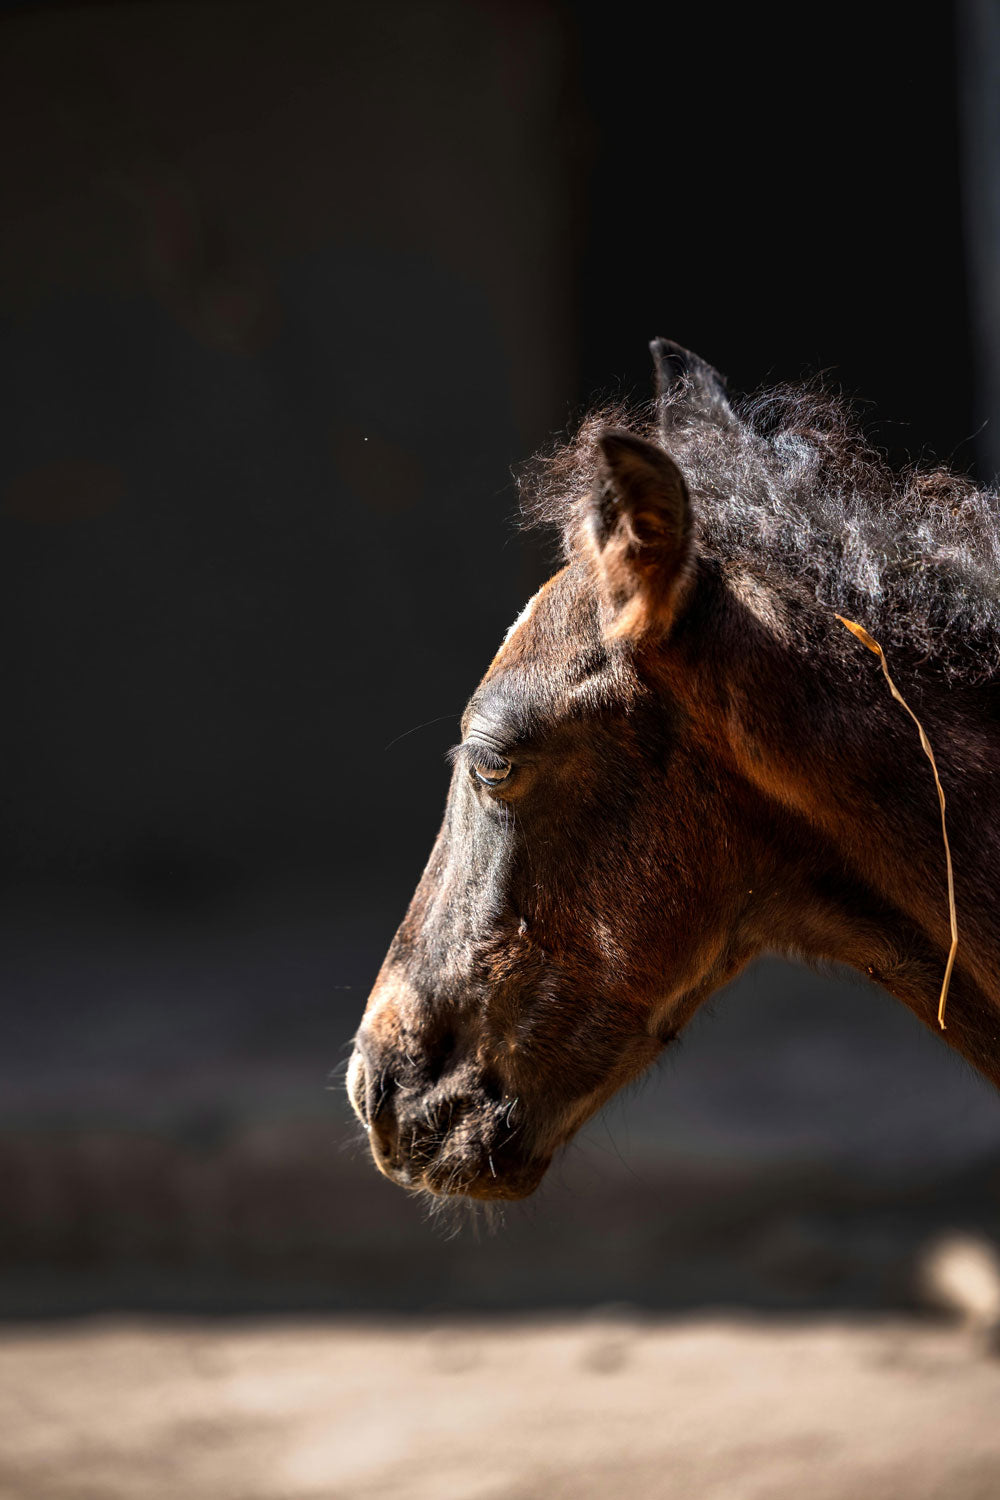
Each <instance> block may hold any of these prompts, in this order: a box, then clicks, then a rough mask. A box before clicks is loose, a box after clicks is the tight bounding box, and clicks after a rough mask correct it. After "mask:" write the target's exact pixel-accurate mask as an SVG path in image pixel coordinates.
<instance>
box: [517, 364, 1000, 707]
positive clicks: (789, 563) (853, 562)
mask: <svg viewBox="0 0 1000 1500" xmlns="http://www.w3.org/2000/svg"><path fill="white" fill-rule="evenodd" d="M659 342H661V343H663V344H665V341H659ZM675 347H676V346H669V348H670V349H674V348H675ZM681 353H683V354H684V355H685V358H686V359H688V360H690V359H692V358H693V357H692V356H688V355H687V354H686V351H681ZM655 354H656V346H655V345H654V355H655ZM699 365H700V362H699ZM706 371H707V372H708V375H709V376H710V377H712V378H713V379H714V381H715V382H717V383H718V384H717V387H713V389H712V392H711V395H710V398H708V399H706V390H707V386H706V381H707V379H708V376H706V375H705V373H704V372H706ZM608 426H614V427H618V428H625V429H627V430H629V431H631V432H634V433H636V434H637V435H639V436H642V437H644V438H646V439H647V440H648V441H652V442H656V443H659V445H660V446H661V447H662V448H663V449H664V450H665V451H666V452H668V453H669V454H670V456H671V458H673V459H674V461H675V462H676V463H677V464H678V465H679V467H680V468H681V470H682V471H683V473H684V476H685V479H686V480H687V484H688V487H689V490H690V492H691V497H692V501H693V505H694V509H695V512H696V515H697V525H698V540H699V547H700V549H701V551H702V553H703V554H705V555H707V556H710V557H713V558H715V559H716V560H717V561H718V562H719V563H720V564H722V565H723V566H726V567H734V566H737V567H740V568H742V569H745V570H748V571H750V572H751V573H752V574H753V575H754V576H755V577H757V578H759V579H760V580H761V581H762V582H763V583H765V584H766V585H767V586H769V587H771V588H775V589H780V588H781V587H782V586H783V585H784V586H785V587H786V588H787V587H788V586H789V584H790V583H792V582H794V583H795V585H796V586H797V587H800V588H801V587H804V586H806V587H808V588H809V589H810V590H811V591H812V592H814V593H815V597H816V599H817V601H818V602H819V603H820V604H821V605H822V606H823V607H824V608H825V609H828V610H834V611H836V612H838V613H840V614H845V615H848V616H850V617H851V618H853V619H857V620H859V621H861V622H863V623H864V624H865V625H866V626H867V628H868V629H869V630H870V631H871V633H872V634H873V635H875V636H877V637H878V638H879V639H880V640H881V641H882V642H883V644H885V645H886V646H887V647H889V646H897V647H903V648H907V649H908V650H912V651H915V652H916V654H917V655H919V656H925V657H929V658H932V659H933V660H934V661H936V662H937V663H939V664H940V666H941V667H942V669H943V670H944V671H945V672H946V673H947V674H948V676H949V677H951V678H957V677H967V678H972V677H978V678H986V677H991V676H993V675H994V673H995V672H996V670H997V667H998V666H1000V494H998V492H997V491H996V490H992V489H984V488H979V487H977V486H976V485H975V484H974V483H973V482H972V481H971V480H970V479H969V478H967V477H965V476H963V475H959V474H955V473H952V472H951V471H949V470H948V469H945V468H943V467H940V468H933V469H926V470H925V469H920V468H918V467H915V466H914V467H910V468H907V469H905V470H903V471H902V472H898V473H897V472H896V471H894V470H893V469H892V468H891V467H890V466H889V464H888V463H887V462H886V460H885V458H884V456H883V455H882V454H881V453H880V452H878V450H877V449H876V448H874V447H873V446H872V445H871V443H870V442H869V441H868V440H867V439H866V437H865V435H864V433H863V431H862V429H861V427H860V425H859V424H858V422H857V421H856V419H855V417H854V415H853V413H852V411H851V410H850V408H849V407H848V405H847V404H846V403H845V402H843V401H841V400H839V399H838V398H836V397H834V396H831V395H830V394H828V393H826V392H823V391H822V390H819V389H815V388H810V387H779V388H777V389H774V390H766V391H763V392H761V393H760V394H758V395H756V396H753V397H751V398H749V399H747V400H745V401H743V402H740V403H734V404H732V405H730V404H729V401H728V398H727V397H726V396H725V393H724V386H723V385H722V382H721V378H720V377H718V376H717V375H715V372H714V371H711V370H710V367H708V366H701V368H700V371H695V372H694V378H692V372H691V371H690V369H689V370H688V371H687V374H686V378H683V379H681V380H679V381H676V382H675V383H674V384H673V386H672V387H670V388H665V389H664V388H661V391H660V395H659V397H658V399H657V400H656V401H655V402H650V403H647V404H645V405H642V406H633V407H625V406H621V405H618V406H614V405H611V406H606V407H603V408H598V409H596V410H594V411H592V412H591V413H590V414H589V415H588V416H587V417H586V419H585V420H584V422H583V424H582V426H581V427H580V429H579V431H578V432H577V433H576V435H575V436H574V437H573V438H572V439H571V440H570V441H569V442H567V443H562V444H560V445H558V446H557V447H555V448H554V449H553V450H552V451H550V452H548V453H544V454H542V455H540V456H539V457H538V458H536V459H535V460H534V461H533V462H532V463H531V464H529V465H528V466H527V468H526V469H525V471H524V472H523V474H522V475H521V481H520V483H521V497H522V506H523V509H524V512H525V515H526V517H527V519H528V522H529V524H542V525H547V526H553V527H555V528H557V529H558V531H559V532H560V533H561V535H562V540H563V546H564V549H565V551H566V553H567V555H568V556H571V555H572V554H573V553H574V551H575V548H576V545H577V536H578V532H579V526H580V522H581V519H582V516H583V514H584V512H585V507H586V505H587V502H588V498H589V496H590V493H591V491H592V488H593V485H594V482H595V476H596V473H597V469H598V464H599V458H600V453H599V449H598V447H597V439H598V437H599V435H600V433H601V431H602V430H603V429H604V428H605V427H608Z"/></svg>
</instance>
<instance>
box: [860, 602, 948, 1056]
mask: <svg viewBox="0 0 1000 1500" xmlns="http://www.w3.org/2000/svg"><path fill="white" fill-rule="evenodd" d="M837 619H838V620H839V621H840V623H841V625H846V627H847V629H848V630H849V631H850V632H851V634H852V635H854V636H857V638H858V640H859V641H860V642H861V644H862V645H863V646H867V647H868V650H869V651H871V652H873V653H874V654H875V655H876V656H877V657H878V659H879V662H880V663H881V666H882V672H883V675H884V676H885V680H886V682H887V683H888V684H889V691H890V692H891V694H892V696H893V697H894V698H895V700H896V702H897V703H899V704H901V705H902V706H903V708H905V709H906V712H907V713H908V714H909V716H910V718H911V719H912V720H913V722H914V724H916V726H917V733H918V734H919V735H920V745H921V748H922V749H923V752H924V754H925V755H926V756H927V759H928V760H929V761H930V763H931V770H932V771H933V772H934V784H935V786H936V787H937V794H938V802H939V803H940V804H941V837H942V838H943V840H944V857H945V863H946V867H947V871H948V915H949V917H950V920H951V948H950V950H949V952H948V963H947V965H946V966H945V971H944V982H943V983H942V985H941V996H940V999H939V1000H938V1025H939V1026H940V1028H941V1030H942V1031H944V1030H946V1027H945V1021H944V1012H945V1006H946V1005H947V1003H948V987H949V985H950V984H951V971H952V969H953V968H954V967H955V954H956V953H957V952H958V913H957V911H956V909H955V875H954V871H953V869H952V863H951V845H950V844H949V842H948V824H947V821H946V819H945V797H944V787H943V786H942V785H941V778H940V776H939V775H938V768H937V761H936V760H935V759H934V751H933V750H932V749H931V743H930V740H929V739H928V738H927V736H926V734H925V733H924V726H923V725H922V724H921V722H920V720H919V719H918V718H917V716H916V714H915V713H914V712H913V709H912V708H911V707H910V705H909V704H908V703H907V701H906V699H905V698H904V697H903V695H902V693H901V692H900V691H899V688H898V687H897V686H896V684H895V683H894V682H893V680H892V678H891V677H890V675H889V667H888V664H887V662H886V659H885V652H884V651H883V650H882V647H881V646H880V645H879V643H878V641H876V640H873V638H872V637H871V636H870V635H869V634H868V632H867V630H866V629H865V627H864V626H863V625H858V624H857V623H856V622H855V621H854V620H845V618H844V616H843V615H838V616H837Z"/></svg>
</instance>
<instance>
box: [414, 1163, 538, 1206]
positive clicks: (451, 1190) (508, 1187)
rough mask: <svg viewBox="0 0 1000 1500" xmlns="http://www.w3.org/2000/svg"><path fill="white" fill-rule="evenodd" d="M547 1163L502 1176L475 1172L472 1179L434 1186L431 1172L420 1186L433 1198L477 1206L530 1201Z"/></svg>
mask: <svg viewBox="0 0 1000 1500" xmlns="http://www.w3.org/2000/svg"><path fill="white" fill-rule="evenodd" d="M548 1165H549V1164H548V1162H547V1161H541V1162H526V1163H524V1165H522V1166H517V1167H507V1168H505V1169H504V1170H503V1171H502V1172H500V1171H498V1172H497V1173H496V1175H495V1176H494V1174H493V1172H492V1171H490V1170H489V1169H487V1171H486V1172H482V1171H480V1172H478V1173H477V1174H476V1175H475V1176H474V1177H469V1178H462V1177H461V1176H458V1177H457V1178H452V1180H448V1179H442V1180H441V1181H440V1182H435V1180H434V1174H433V1173H432V1172H425V1173H424V1175H423V1180H422V1182H421V1183H420V1186H421V1187H423V1188H424V1189H425V1190H426V1191H427V1192H429V1193H431V1194H433V1196H434V1197H435V1198H471V1199H474V1200H475V1201H476V1202H479V1203H497V1202H503V1203H512V1202H515V1201H516V1200H517V1199H519V1198H530V1196H531V1194H532V1193H533V1192H534V1191H535V1189H536V1188H537V1187H538V1185H539V1183H540V1182H541V1180H542V1178H543V1177H544V1176H545V1173H546V1171H547V1170H548Z"/></svg>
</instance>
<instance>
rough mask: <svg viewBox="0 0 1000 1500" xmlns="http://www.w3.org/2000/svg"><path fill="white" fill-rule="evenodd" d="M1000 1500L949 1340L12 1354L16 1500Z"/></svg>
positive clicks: (148, 1328)
mask: <svg viewBox="0 0 1000 1500" xmlns="http://www.w3.org/2000/svg"><path fill="white" fill-rule="evenodd" d="M631 1495H636V1496H642V1497H644V1500H646V1497H650V1500H655V1497H670V1500H673V1497H677V1500H682V1497H683V1500H765V1497H766V1500H793V1497H794V1500H800V1497H803V1496H808V1497H809V1500H848V1497H850V1500H862V1497H863V1500H890V1497H891V1500H932V1497H934V1500H938V1497H940V1500H945V1497H947V1500H995V1497H996V1496H997V1495H1000V1361H998V1360H996V1359H992V1358H990V1357H989V1356H987V1355H984V1354H983V1353H982V1352H981V1351H979V1350H977V1349H976V1347H975V1346H974V1344H973V1343H972V1342H970V1340H969V1339H968V1338H967V1337H966V1336H964V1335H963V1334H962V1333H961V1332H960V1331H959V1330H956V1329H954V1328H948V1327H941V1326H935V1325H932V1324H926V1323H923V1324H922V1323H915V1322H905V1321H901V1320H896V1321H880V1322H877V1323H865V1324H862V1323H854V1324H850V1323H843V1322H832V1321H831V1322H817V1321H813V1322H809V1323H797V1324H786V1323H781V1322H770V1323H765V1322H761V1321H751V1320H748V1321H742V1320H737V1319H733V1318H726V1319H721V1318H719V1319H711V1318H700V1319H697V1320H691V1321H684V1322H674V1323H665V1322H644V1321H641V1320H639V1319H638V1318H633V1317H631V1316H630V1315H628V1314H627V1313H625V1312H622V1313H615V1312H614V1311H613V1310H612V1311H609V1312H606V1313H604V1314H593V1315H591V1316H589V1317H586V1318H577V1319H573V1320H563V1321H558V1322H555V1321H551V1320H548V1321H530V1322H529V1321H522V1322H509V1321H506V1322H497V1323H493V1324H483V1323H470V1322H464V1323H452V1324H448V1325H440V1324H438V1325H433V1324H431V1323H428V1322H394V1323H392V1324H381V1325H370V1326H357V1325H356V1326H353V1327H352V1326H348V1325H345V1324H342V1323H341V1324H331V1323H327V1324H316V1323H312V1324H308V1323H304V1322H303V1323H293V1322H288V1321H284V1322H272V1323H262V1322H258V1323H254V1324H249V1323H247V1324H240V1325H233V1324H224V1325H219V1324H215V1325H212V1324H208V1323H198V1324H193V1323H192V1324H183V1325H182V1324H177V1323H169V1324H157V1323H151V1322H143V1323H138V1322H133V1323H111V1322H103V1323H81V1324H74V1325H66V1324H53V1325H50V1326H44V1327H43V1326H34V1327H31V1328H26V1329H21V1330H11V1329H8V1331H6V1332H5V1333H4V1334H3V1336H2V1340H0V1496H2V1497H3V1500H181V1497H183V1500H299V1497H303V1500H304V1497H307V1496H308V1497H314V1496H315V1497H319V1496H322V1497H324V1500H339V1497H348V1496H350V1497H352V1500H354V1497H373V1500H374V1497H378V1500H389V1497H407V1500H410V1497H412V1500H542V1497H544V1500H562V1497H565V1500H570V1497H572V1500H590V1497H595V1500H596V1497H598V1496H600V1497H602V1500H603V1497H609V1496H610V1497H618V1496H631Z"/></svg>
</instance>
